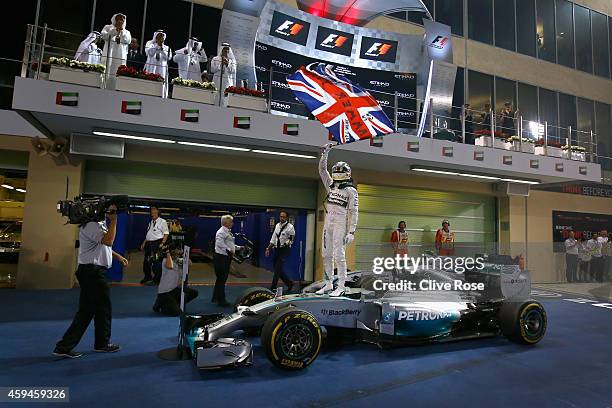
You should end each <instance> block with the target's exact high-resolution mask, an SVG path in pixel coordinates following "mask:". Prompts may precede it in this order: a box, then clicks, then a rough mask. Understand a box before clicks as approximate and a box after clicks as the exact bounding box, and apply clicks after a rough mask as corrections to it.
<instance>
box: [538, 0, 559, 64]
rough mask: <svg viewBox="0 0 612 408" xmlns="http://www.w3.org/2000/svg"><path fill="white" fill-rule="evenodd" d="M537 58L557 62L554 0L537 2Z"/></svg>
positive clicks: (539, 0)
mask: <svg viewBox="0 0 612 408" xmlns="http://www.w3.org/2000/svg"><path fill="white" fill-rule="evenodd" d="M536 4H537V23H536V29H537V40H538V43H537V45H538V58H540V59H543V60H546V61H549V62H556V61H557V47H556V42H555V35H556V34H555V0H537V3H536Z"/></svg>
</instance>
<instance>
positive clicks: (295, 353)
mask: <svg viewBox="0 0 612 408" xmlns="http://www.w3.org/2000/svg"><path fill="white" fill-rule="evenodd" d="M322 341H323V336H322V331H321V326H319V323H318V322H317V320H316V319H315V317H314V316H313V315H312V314H310V313H309V312H306V311H304V310H300V309H296V308H292V307H290V308H284V309H280V310H277V311H276V312H274V313H272V315H270V317H268V320H267V321H266V323H265V324H264V326H263V329H262V333H261V343H262V345H263V346H264V349H265V350H266V355H267V356H268V359H269V360H270V361H271V362H272V363H273V364H274V365H275V366H277V367H279V368H283V369H286V370H301V369H304V368H306V367H308V366H309V365H310V364H311V363H312V362H313V361H314V360H315V359H316V358H317V356H318V355H319V352H320V350H321V343H322Z"/></svg>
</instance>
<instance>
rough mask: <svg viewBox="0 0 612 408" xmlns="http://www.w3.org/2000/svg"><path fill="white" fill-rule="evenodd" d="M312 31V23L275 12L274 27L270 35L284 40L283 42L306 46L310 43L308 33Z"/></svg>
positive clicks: (271, 28) (272, 26)
mask: <svg viewBox="0 0 612 408" xmlns="http://www.w3.org/2000/svg"><path fill="white" fill-rule="evenodd" d="M309 31H310V23H308V22H306V21H304V20H300V19H299V18H295V17H292V16H289V15H287V14H284V13H281V12H279V11H275V12H274V15H273V16H272V25H271V26H270V35H271V36H274V37H277V38H282V39H283V40H287V41H291V42H293V43H296V44H300V45H306V42H307V41H308V32H309Z"/></svg>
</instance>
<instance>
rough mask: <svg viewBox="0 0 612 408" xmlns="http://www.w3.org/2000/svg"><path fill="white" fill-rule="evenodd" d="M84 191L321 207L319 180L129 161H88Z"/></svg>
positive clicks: (198, 200) (175, 198) (208, 200)
mask: <svg viewBox="0 0 612 408" xmlns="http://www.w3.org/2000/svg"><path fill="white" fill-rule="evenodd" d="M84 192H85V193H87V194H127V195H129V196H132V197H140V198H153V199H167V200H177V201H195V202H203V203H206V202H210V203H222V204H236V205H254V206H267V207H277V208H279V207H284V208H303V209H314V208H316V204H317V203H316V200H317V180H309V179H302V178H292V177H280V176H272V177H271V176H270V175H263V174H253V173H243V172H235V171H225V170H216V169H206V168H195V167H182V166H169V165H160V164H151V163H140V162H126V161H103V160H100V161H97V160H91V161H87V164H86V166H85V183H84Z"/></svg>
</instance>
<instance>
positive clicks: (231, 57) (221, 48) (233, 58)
mask: <svg viewBox="0 0 612 408" xmlns="http://www.w3.org/2000/svg"><path fill="white" fill-rule="evenodd" d="M225 47H227V48H229V50H228V53H227V58H229V59H231V60H234V63H236V57H234V51H232V47H231V46H230V45H229V43H226V42H224V43H222V44H221V45H220V46H219V52H218V53H217V55H218V56H219V57H220V56H221V55H222V53H223V48H225Z"/></svg>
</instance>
